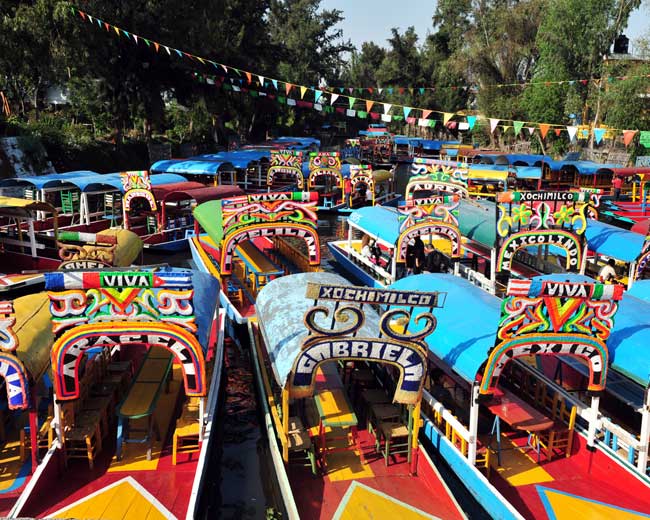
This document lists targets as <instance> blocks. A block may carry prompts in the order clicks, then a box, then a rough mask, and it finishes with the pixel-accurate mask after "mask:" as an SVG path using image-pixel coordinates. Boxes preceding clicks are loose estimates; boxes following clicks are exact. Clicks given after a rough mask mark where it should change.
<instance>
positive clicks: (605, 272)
mask: <svg viewBox="0 0 650 520" xmlns="http://www.w3.org/2000/svg"><path fill="white" fill-rule="evenodd" d="M615 265H616V261H615V260H614V259H613V258H610V259H609V260H608V261H607V263H606V264H605V265H604V266H603V267H602V268H601V269H600V272H599V273H598V280H599V281H601V282H603V283H608V282H609V283H611V282H613V281H615V280H616V270H615V269H614V266H615Z"/></svg>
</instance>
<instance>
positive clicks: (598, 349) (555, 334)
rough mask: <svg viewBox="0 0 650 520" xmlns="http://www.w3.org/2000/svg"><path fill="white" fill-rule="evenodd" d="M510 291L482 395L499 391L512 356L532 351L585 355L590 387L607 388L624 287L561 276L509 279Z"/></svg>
mask: <svg viewBox="0 0 650 520" xmlns="http://www.w3.org/2000/svg"><path fill="white" fill-rule="evenodd" d="M573 276H574V277H575V275H573ZM564 277H566V275H564ZM579 280H586V278H583V277H580V278H579ZM506 294H507V296H506V298H505V299H504V300H503V303H502V305H501V320H500V322H499V329H498V331H497V343H496V345H495V346H494V347H493V348H492V349H491V350H490V353H489V356H488V359H487V361H486V364H485V368H484V369H483V374H482V379H481V384H480V392H481V393H482V394H492V393H494V390H495V388H496V386H497V383H498V380H499V376H500V375H501V373H502V372H503V369H504V368H505V366H506V364H507V363H508V361H509V360H511V359H515V358H517V357H522V356H531V355H533V356H539V355H556V356H573V357H578V358H582V359H583V360H585V361H586V362H587V364H588V366H589V387H588V390H590V391H593V392H600V391H602V390H604V388H605V383H606V380H607V370H608V364H609V351H608V349H607V345H606V341H607V339H608V338H609V335H610V333H611V329H612V327H613V325H614V316H615V314H616V311H617V310H618V303H617V302H618V301H619V300H620V299H622V297H623V288H622V286H612V285H604V284H599V283H591V282H584V281H569V282H567V281H564V279H563V278H560V277H559V276H558V279H557V281H556V280H554V279H544V280H540V279H533V280H510V282H509V284H508V289H507V293H506Z"/></svg>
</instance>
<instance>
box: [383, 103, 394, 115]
mask: <svg viewBox="0 0 650 520" xmlns="http://www.w3.org/2000/svg"><path fill="white" fill-rule="evenodd" d="M392 106H393V105H391V104H390V103H384V114H388V112H390V109H391V108H392Z"/></svg>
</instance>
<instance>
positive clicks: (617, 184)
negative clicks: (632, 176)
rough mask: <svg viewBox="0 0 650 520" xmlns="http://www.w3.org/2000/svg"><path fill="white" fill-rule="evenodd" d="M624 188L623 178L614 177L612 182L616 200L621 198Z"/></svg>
mask: <svg viewBox="0 0 650 520" xmlns="http://www.w3.org/2000/svg"><path fill="white" fill-rule="evenodd" d="M622 187H623V177H619V176H618V175H615V176H614V179H613V180H612V188H614V200H618V199H619V197H620V196H621V188H622Z"/></svg>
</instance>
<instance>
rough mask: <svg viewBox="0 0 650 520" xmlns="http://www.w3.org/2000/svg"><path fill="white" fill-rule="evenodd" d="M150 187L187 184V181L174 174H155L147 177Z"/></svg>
mask: <svg viewBox="0 0 650 520" xmlns="http://www.w3.org/2000/svg"><path fill="white" fill-rule="evenodd" d="M149 181H150V182H151V186H152V187H153V186H161V185H163V184H172V183H173V182H187V179H186V178H185V177H183V176H182V175H177V174H175V173H155V174H153V175H150V176H149Z"/></svg>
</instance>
